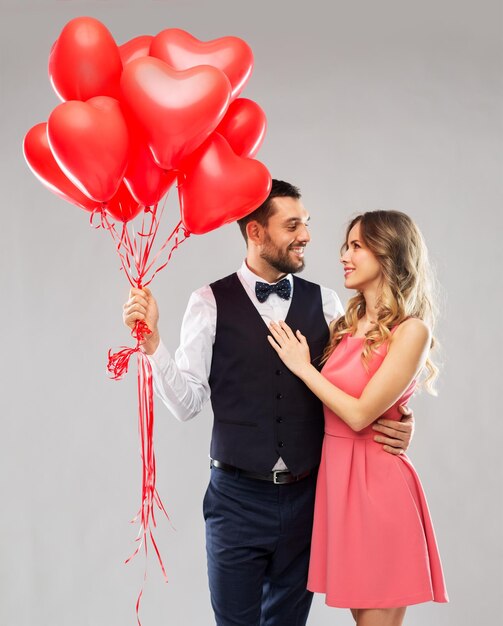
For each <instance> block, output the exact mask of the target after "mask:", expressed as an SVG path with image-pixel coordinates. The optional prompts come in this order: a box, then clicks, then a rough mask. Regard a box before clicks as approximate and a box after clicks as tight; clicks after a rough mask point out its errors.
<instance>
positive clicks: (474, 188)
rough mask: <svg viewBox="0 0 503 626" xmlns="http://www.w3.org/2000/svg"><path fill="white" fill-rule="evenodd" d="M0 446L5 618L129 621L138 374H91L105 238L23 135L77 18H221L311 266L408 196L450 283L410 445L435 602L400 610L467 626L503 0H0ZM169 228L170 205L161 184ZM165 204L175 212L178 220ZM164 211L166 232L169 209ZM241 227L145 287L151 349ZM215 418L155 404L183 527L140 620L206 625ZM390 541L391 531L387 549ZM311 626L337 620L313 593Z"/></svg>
mask: <svg viewBox="0 0 503 626" xmlns="http://www.w3.org/2000/svg"><path fill="white" fill-rule="evenodd" d="M0 6H1V14H0V18H1V19H0V21H1V27H0V28H1V38H0V39H1V44H0V45H1V57H0V63H1V66H0V68H1V75H0V80H1V86H0V99H1V101H0V102H1V104H0V107H1V124H2V126H1V138H2V141H1V190H2V205H3V210H2V213H3V219H2V245H1V246H0V254H1V268H2V292H3V294H2V307H1V312H2V320H1V328H2V344H1V345H2V352H3V358H2V362H1V368H2V371H1V380H2V390H3V391H2V396H1V397H2V410H1V417H2V431H1V433H2V438H1V441H2V453H1V455H0V459H1V460H0V463H1V471H0V480H1V501H0V502H1V507H2V515H1V518H0V537H1V540H0V542H1V556H0V577H1V579H0V594H1V598H0V623H1V624H2V625H5V626H49V625H51V626H63V625H67V624H71V625H72V626H84V625H86V626H89V625H93V626H96V625H99V626H101V625H105V624H107V625H108V624H111V625H113V626H116V625H117V626H119V625H120V626H126V625H128V624H130V625H133V624H136V621H135V614H134V603H135V601H136V595H137V593H138V590H139V588H140V586H141V582H142V576H143V559H142V557H140V558H137V560H136V561H135V562H134V563H133V564H132V565H129V566H124V565H123V560H124V558H126V557H127V556H129V554H130V552H131V551H132V550H133V542H132V539H133V538H134V536H135V527H132V526H130V525H129V524H128V520H129V519H130V518H131V517H132V516H133V515H134V513H135V512H136V510H137V508H138V506H139V495H140V478H141V475H140V463H139V455H138V438H137V426H136V381H135V373H134V372H131V373H130V375H129V376H128V377H127V379H126V380H125V381H123V382H121V383H116V382H111V381H109V380H108V379H107V377H106V375H105V360H106V352H107V350H108V348H109V347H111V346H117V345H119V344H123V343H130V340H129V337H128V334H127V332H126V330H125V328H123V327H122V325H121V307H122V303H123V302H124V300H125V299H126V296H127V284H126V281H125V278H124V276H123V275H122V274H121V273H120V272H119V270H118V267H119V264H118V260H117V257H116V256H115V253H114V250H113V246H112V243H111V240H109V238H108V237H107V235H106V233H104V232H101V231H95V230H93V229H92V228H90V227H89V225H88V222H87V215H86V214H85V213H84V212H83V211H81V210H79V209H77V208H76V207H74V206H72V205H69V204H66V203H65V202H63V201H61V200H59V199H58V198H56V196H53V195H52V194H50V193H49V192H48V191H46V190H45V189H44V188H43V187H42V186H41V185H40V184H39V183H38V181H37V180H36V179H35V178H34V177H33V176H32V175H31V173H30V172H29V170H28V168H27V166H26V165H25V163H24V162H23V158H22V154H21V143H22V138H23V136H24V134H25V133H26V131H27V130H28V129H29V128H30V127H31V126H33V125H34V124H35V123H38V122H39V121H44V120H46V119H47V116H48V114H49V112H50V111H51V110H52V108H53V107H54V106H56V104H57V103H58V100H57V98H56V96H55V94H54V93H53V92H52V90H51V87H50V84H49V80H48V76H47V59H48V55H49V50H50V47H51V45H52V43H53V41H54V40H55V39H56V37H57V36H58V34H59V32H60V30H61V28H62V27H63V25H64V24H65V23H66V22H67V21H68V20H69V19H71V18H73V17H75V16H78V15H92V16H95V17H97V18H98V19H100V20H102V21H103V22H104V23H105V24H106V25H107V26H108V28H109V29H110V30H111V31H112V33H113V34H114V36H115V37H116V40H117V41H118V43H123V42H124V41H126V40H128V39H130V38H131V37H133V36H136V35H139V34H147V33H152V34H155V33H157V32H158V31H159V30H162V29H163V28H167V27H180V28H185V29H187V30H189V31H190V32H192V33H193V34H194V35H195V36H196V37H199V38H200V39H203V40H205V39H211V38H215V37H219V36H223V35H228V34H232V35H237V36H241V37H243V38H244V39H246V40H247V41H248V42H249V43H250V45H251V47H252V49H253V51H254V53H255V60H256V66H255V72H254V75H253V77H252V79H251V80H250V82H249V85H248V87H247V88H246V90H245V92H244V94H243V95H244V96H248V97H250V98H253V99H255V100H256V101H257V102H259V103H260V104H261V105H262V107H263V108H264V109H265V111H266V113H267V116H268V120H269V131H268V135H267V140H266V142H265V144H264V146H263V148H262V150H261V152H260V153H259V158H261V159H262V160H263V161H264V162H265V163H266V164H267V166H268V167H269V168H270V171H271V172H272V173H273V175H274V176H275V177H279V178H284V179H287V180H290V181H292V182H294V183H297V184H298V185H300V186H301V188H302V191H303V193H304V201H305V204H306V206H307V208H308V209H309V210H310V211H311V213H312V239H313V241H312V244H311V245H310V248H309V252H308V255H307V257H308V268H307V270H306V271H305V276H306V277H307V278H310V279H312V280H316V281H318V282H321V283H323V284H325V285H327V286H330V287H334V288H336V289H337V290H338V291H339V293H340V294H341V297H342V299H343V300H344V301H345V300H346V299H347V295H348V294H347V293H345V292H344V290H343V286H342V278H341V271H340V267H339V263H338V254H337V250H338V248H339V244H340V241H341V236H342V233H343V229H344V225H345V223H346V222H347V220H348V218H349V217H350V216H351V215H352V214H353V213H354V212H356V211H359V210H361V209H374V208H396V209H400V210H404V211H407V212H409V213H410V214H411V215H412V216H413V217H414V218H415V219H416V220H417V222H418V224H419V225H420V227H421V228H422V230H423V232H424V235H425V237H426V240H427V242H428V245H429V248H430V251H431V256H432V258H433V260H434V261H435V264H436V266H437V270H438V275H439V278H440V281H441V284H442V286H443V309H444V311H443V318H442V320H441V321H440V324H439V328H438V335H439V338H440V340H441V342H442V344H443V362H444V367H443V372H442V376H441V379H440V385H439V388H440V395H439V397H438V398H437V399H434V398H431V397H429V396H426V395H422V396H420V397H418V398H417V399H415V400H414V408H415V412H416V416H417V434H416V437H415V440H414V444H413V447H412V450H411V452H410V456H411V458H412V459H413V461H414V463H415V465H416V467H417V469H418V471H419V474H420V476H421V478H422V481H423V483H424V487H425V489H426V492H427V495H428V498H429V502H430V506H431V511H432V515H433V519H434V523H435V527H436V531H437V535H438V540H439V544H440V548H441V553H442V556H443V561H444V565H445V574H446V578H447V583H448V588H449V592H450V596H451V604H450V605H447V606H445V605H442V606H441V605H434V604H429V605H422V606H418V607H413V608H411V609H410V610H409V613H408V617H407V619H406V623H407V624H409V625H410V626H418V625H420V624H421V625H424V624H428V625H432V626H436V625H456V626H472V625H473V624H475V623H481V624H482V623H485V624H488V623H495V621H496V620H497V616H498V615H499V614H500V597H501V592H502V569H501V563H502V554H501V541H500V531H501V528H502V521H503V520H502V516H501V508H502V507H501V504H502V503H501V466H500V465H499V456H500V454H499V452H500V451H499V448H500V438H501V433H502V429H501V419H500V414H501V402H500V400H499V398H498V395H497V389H498V386H499V384H501V383H500V379H501V345H502V343H501V339H502V336H501V324H500V323H497V318H498V316H499V313H500V311H501V295H500V292H499V282H500V268H501V261H502V258H501V257H502V255H501V233H502V218H501V216H502V202H501V201H502V195H503V194H502V186H501V173H502V152H501V139H502V115H501V106H502V100H503V99H502V80H501V76H502V70H503V67H502V47H503V46H502V36H501V35H502V31H501V27H502V13H501V5H500V3H499V2H492V1H489V0H478V1H477V2H475V1H471V2H467V1H465V0H422V1H421V2H418V1H417V0H416V1H414V2H409V1H407V0H395V1H392V0H381V1H380V2H373V1H371V0H368V1H366V2H364V1H359V0H355V1H353V2H341V1H339V0H335V1H332V2H322V1H321V0H311V1H310V2H305V3H300V2H298V3H297V2H292V1H283V0H269V1H268V2H265V1H258V0H254V1H253V2H242V1H237V0H234V1H230V0H229V1H226V0H213V1H212V2H204V1H203V0H183V1H182V0H180V1H154V0H144V1H143V2H140V1H137V2H130V3H126V2H118V1H112V0H110V1H106V0H102V1H99V2H98V1H95V2H91V1H89V2H76V1H75V2H72V1H70V0H67V1H65V0H59V1H39V2H36V1H35V0H31V1H25V2H20V1H8V0H2V2H1V5H0ZM169 207H170V213H171V216H170V217H169V218H168V220H167V222H168V223H175V222H176V221H177V219H176V218H177V216H176V213H177V204H176V193H174V192H172V198H171V200H170V203H169ZM170 220H172V221H171V222H170ZM166 229H167V226H166ZM243 256H244V246H243V243H242V240H241V239H240V236H239V235H238V232H237V228H236V226H235V225H231V226H227V227H225V228H222V229H221V230H219V231H218V232H213V233H211V234H208V235H206V236H203V237H192V238H191V239H190V240H189V241H188V242H186V243H185V244H184V246H183V247H182V248H181V249H180V250H179V251H178V252H177V254H176V255H175V256H174V258H173V260H172V262H171V264H170V266H168V268H167V269H166V270H164V271H163V273H162V274H160V275H159V276H158V277H157V279H156V281H155V282H154V290H155V292H156V294H157V296H158V299H159V302H160V308H161V316H162V317H161V329H162V334H163V336H164V339H165V342H166V343H167V345H168V346H169V347H170V348H171V349H174V348H175V347H176V345H177V338H178V331H179V325H180V321H181V316H182V314H183V311H184V308H185V305H186V301H187V299H188V296H189V294H190V292H191V291H192V290H193V289H195V288H197V287H199V286H201V285H203V284H205V283H207V282H208V281H210V280H212V279H215V278H218V277H220V276H224V275H226V274H228V273H230V272H231V271H234V270H235V269H236V268H237V266H238V265H239V264H240V262H241V260H242V258H243ZM210 426H211V412H210V410H209V409H208V408H207V409H206V410H205V411H204V412H203V413H202V414H201V415H200V416H199V417H198V418H197V419H195V420H194V421H192V422H191V423H189V424H179V423H178V422H176V421H175V420H174V419H173V418H171V417H170V415H169V414H168V413H167V411H166V410H165V409H164V407H163V406H161V405H158V407H157V430H156V446H157V453H158V488H159V491H160V493H161V496H162V497H163V499H164V503H165V505H166V506H167V508H168V510H169V512H170V513H171V516H172V521H173V525H174V526H175V527H176V531H174V530H172V529H171V527H170V526H169V525H168V524H167V523H165V521H164V520H162V519H160V525H159V528H158V530H157V534H156V536H157V539H158V542H159V545H160V547H161V550H162V554H163V556H164V561H165V563H166V566H167V569H168V575H169V579H170V582H169V584H168V585H165V584H164V583H163V582H162V578H161V575H160V572H159V570H158V568H157V564H156V562H155V560H154V559H153V558H151V559H150V565H149V572H148V579H147V583H146V586H145V593H144V598H143V604H142V609H141V615H142V619H143V624H144V626H160V625H161V624H162V625H167V624H170V625H172V626H180V625H188V626H206V625H208V624H212V623H213V620H212V613H211V611H210V605H209V596H208V592H207V582H206V564H205V553H204V534H203V533H204V529H203V521H202V515H201V510H200V509H201V501H202V497H203V492H204V490H205V487H206V482H207V478H208V461H207V453H208V441H209V435H210ZM389 549H390V551H391V550H393V546H389ZM309 623H310V624H311V625H319V626H324V625H327V626H328V625H329V624H330V625H331V624H341V626H342V625H344V624H346V625H349V624H351V623H352V620H351V618H350V617H349V614H348V613H347V612H346V611H342V610H336V609H330V608H327V607H325V606H324V604H323V600H322V598H321V597H317V598H316V600H315V603H314V606H313V610H312V614H311V618H310V622H309Z"/></svg>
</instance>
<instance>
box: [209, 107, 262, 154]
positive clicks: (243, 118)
mask: <svg viewBox="0 0 503 626" xmlns="http://www.w3.org/2000/svg"><path fill="white" fill-rule="evenodd" d="M266 128H267V119H266V116H265V113H264V111H263V110H262V109H261V108H260V107H259V105H258V104H257V103H256V102H254V101H253V100H248V98H238V99H237V100H234V102H231V104H230V106H229V108H228V109H227V113H226V114H225V117H224V119H223V120H222V121H221V122H220V124H219V125H218V126H217V128H216V132H217V133H219V134H220V135H222V137H224V138H225V139H226V140H227V141H228V142H229V145H230V147H231V148H232V149H233V150H234V152H235V153H236V154H237V155H239V156H243V157H249V158H252V157H254V156H255V155H256V154H257V152H258V151H259V149H260V146H261V145H262V142H263V141H264V137H265V131H266Z"/></svg>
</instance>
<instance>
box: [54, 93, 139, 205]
mask: <svg viewBox="0 0 503 626" xmlns="http://www.w3.org/2000/svg"><path fill="white" fill-rule="evenodd" d="M47 136H48V138H49V145H50V147H51V150H52V153H53V154H54V156H55V158H56V161H57V162H58V165H59V166H60V167H61V169H62V170H63V172H64V173H65V174H66V175H67V176H68V178H69V179H70V180H71V181H72V182H73V183H74V184H75V185H76V186H77V187H78V188H79V189H80V190H81V191H82V192H83V193H85V194H86V195H88V196H89V197H90V198H92V199H93V200H96V202H106V201H108V200H110V199H111V198H112V197H113V196H114V195H115V193H116V192H117V190H118V188H119V185H120V183H121V181H122V177H123V176H124V172H125V170H126V166H127V158H128V147H129V139H128V130H127V126H126V122H125V120H124V117H123V115H122V112H121V109H120V106H119V103H118V102H117V100H114V99H113V98H109V97H107V96H97V97H96V98H91V99H90V100H88V101H87V102H78V101H76V100H74V101H71V102H64V103H63V104H60V105H59V106H57V107H56V108H55V109H54V110H53V112H52V113H51V115H50V116H49V120H48V122H47Z"/></svg>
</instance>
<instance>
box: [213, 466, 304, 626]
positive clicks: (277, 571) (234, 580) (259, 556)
mask: <svg viewBox="0 0 503 626" xmlns="http://www.w3.org/2000/svg"><path fill="white" fill-rule="evenodd" d="M315 487H316V477H315V475H312V476H309V477H307V478H305V479H304V480H301V481H299V482H297V483H292V484H288V485H275V484H273V483H270V482H266V481H261V480H255V479H251V478H245V477H243V476H241V473H240V472H239V470H237V471H236V472H227V471H224V470H221V469H217V468H212V470H211V477H210V483H209V486H208V489H207V491H206V495H205V497H204V518H205V521H206V551H207V556H208V578H209V584H210V593H211V603H212V606H213V610H214V612H215V619H216V624H217V626H304V625H305V624H306V621H307V616H308V613H309V609H310V607H311V601H312V593H311V592H309V591H307V589H306V583H307V571H308V564H309V550H310V544H311V530H312V524H313V509H314V495H315Z"/></svg>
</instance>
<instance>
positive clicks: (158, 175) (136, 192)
mask: <svg viewBox="0 0 503 626" xmlns="http://www.w3.org/2000/svg"><path fill="white" fill-rule="evenodd" d="M129 138H130V147H129V160H128V166H127V169H126V173H125V174H124V182H125V183H126V185H127V186H128V188H129V190H130V192H131V194H132V195H133V197H134V198H135V199H136V200H137V201H138V202H139V203H140V204H143V205H144V206H153V205H155V204H157V203H158V202H159V200H160V199H161V198H162V197H163V196H164V194H165V193H166V192H167V191H168V189H169V188H170V187H171V185H172V184H173V183H174V182H175V180H176V173H175V172H169V171H167V170H163V169H161V168H160V167H159V166H158V165H157V164H156V163H155V161H154V159H153V158H152V153H151V152H150V150H149V148H148V145H147V142H146V139H144V137H143V136H142V134H139V133H134V132H131V126H130V125H129Z"/></svg>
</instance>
